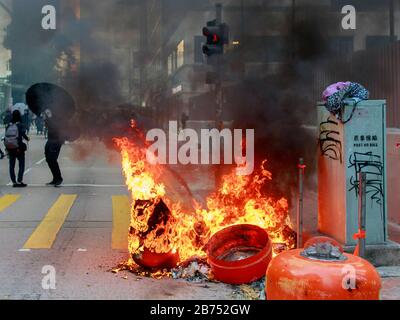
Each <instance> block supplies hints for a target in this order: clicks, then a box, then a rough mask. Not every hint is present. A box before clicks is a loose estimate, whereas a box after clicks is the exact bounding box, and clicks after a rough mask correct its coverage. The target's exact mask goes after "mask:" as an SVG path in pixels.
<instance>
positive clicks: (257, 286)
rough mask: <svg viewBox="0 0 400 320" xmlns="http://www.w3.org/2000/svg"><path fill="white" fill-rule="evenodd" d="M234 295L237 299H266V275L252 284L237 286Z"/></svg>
mask: <svg viewBox="0 0 400 320" xmlns="http://www.w3.org/2000/svg"><path fill="white" fill-rule="evenodd" d="M233 297H234V299H237V300H265V277H263V278H262V279H260V280H258V281H255V282H253V283H250V284H242V285H240V286H235V290H234V292H233Z"/></svg>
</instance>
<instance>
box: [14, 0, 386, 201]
mask: <svg viewBox="0 0 400 320" xmlns="http://www.w3.org/2000/svg"><path fill="white" fill-rule="evenodd" d="M18 1H19V6H20V8H19V7H18V5H17V6H16V9H17V10H16V12H24V14H25V16H26V17H19V18H18V17H16V18H15V19H14V20H15V21H14V22H13V27H12V29H11V32H10V33H9V42H8V43H12V42H13V41H14V43H13V45H11V46H13V51H16V52H21V53H23V55H25V56H26V52H29V50H27V47H36V46H37V44H38V43H39V44H40V45H39V48H40V50H42V51H43V50H44V51H46V50H47V51H46V52H47V55H45V56H46V57H48V58H47V59H45V60H47V61H42V60H43V57H42V58H41V59H42V60H41V62H37V61H36V60H37V59H36V58H35V57H39V56H41V54H42V51H40V52H39V53H38V54H36V53H35V54H32V57H31V58H30V57H28V58H26V57H25V60H26V63H22V62H21V61H22V60H23V59H17V61H16V62H15V63H22V66H27V65H28V64H29V65H34V66H35V67H34V68H35V70H34V71H35V72H31V71H30V70H32V69H29V68H27V69H28V71H27V72H26V70H22V72H17V73H16V74H20V75H21V76H20V78H19V79H17V80H18V81H22V80H21V79H22V78H23V76H22V75H23V73H24V71H25V72H26V73H28V74H34V76H31V77H30V78H28V80H27V81H26V82H28V83H26V85H28V86H29V85H32V84H33V82H34V81H36V82H41V81H44V80H47V79H46V74H47V73H49V74H50V73H51V72H53V71H54V70H52V68H53V67H54V66H55V65H56V64H57V59H58V58H59V57H60V56H61V54H62V53H64V54H65V55H66V56H67V58H66V59H67V63H66V65H67V66H68V72H67V74H66V75H64V77H63V78H62V83H61V85H62V86H64V87H65V88H66V89H67V90H68V91H70V92H71V94H72V95H73V96H74V98H75V100H76V103H77V107H78V108H77V109H78V111H77V115H76V119H75V121H76V123H77V124H78V125H79V127H80V129H81V132H82V134H83V135H84V137H90V138H97V139H100V140H101V141H103V142H105V144H106V145H108V146H112V138H113V137H115V136H118V135H123V134H126V132H127V130H129V127H130V120H131V119H132V118H135V119H138V120H139V122H140V124H141V125H143V126H147V127H149V128H151V127H154V126H155V124H154V121H155V115H154V114H153V113H151V112H148V111H147V112H148V113H147V114H145V113H144V112H145V111H146V109H145V108H141V106H139V104H140V103H141V98H143V97H139V98H138V90H139V88H140V87H139V86H138V84H137V83H135V82H137V81H140V79H138V78H140V74H139V75H135V77H127V76H126V74H127V73H135V74H136V73H140V68H145V69H150V67H158V68H159V72H160V74H161V72H164V76H160V75H159V76H158V77H154V78H150V79H148V81H147V82H146V83H142V84H141V85H142V86H148V87H158V88H157V89H158V92H161V94H160V95H161V97H162V98H163V97H164V95H165V92H166V88H168V85H169V83H168V81H169V80H168V79H167V78H166V76H165V74H166V65H167V63H165V62H164V63H162V64H161V65H160V66H153V65H152V61H149V57H150V56H151V55H150V53H151V54H154V52H157V50H158V49H160V48H159V47H158V46H159V45H161V46H165V48H163V50H165V52H163V50H161V54H168V52H167V51H168V50H169V49H171V48H170V46H171V45H168V46H167V45H166V44H167V42H168V40H169V38H168V37H169V32H170V31H171V30H175V29H176V27H177V26H178V25H179V23H181V22H182V19H183V18H185V14H186V13H188V14H191V15H193V17H195V18H193V23H192V24H190V25H189V24H188V27H187V28H186V29H185V30H184V31H185V33H186V34H190V35H191V36H193V37H194V36H197V35H200V33H201V27H202V25H203V24H204V23H205V22H206V21H207V20H208V19H211V18H213V16H214V9H213V4H214V1H203V0H191V1H187V0H166V1H162V2H161V1H160V2H159V1H153V2H151V3H150V2H148V1H144V0H136V1H133V0H129V1H128V0H107V1H98V0H84V1H81V2H80V18H78V17H77V15H76V13H75V12H76V10H75V9H76V8H74V7H73V5H74V4H76V2H73V1H62V2H63V3H64V9H63V10H64V12H63V14H62V20H63V21H62V25H63V27H62V30H60V31H57V32H54V33H50V34H48V35H47V36H46V38H45V39H44V40H43V39H42V38H40V39H35V38H34V37H33V38H32V37H31V39H29V37H30V36H29V34H28V35H24V30H26V29H29V28H30V26H31V25H32V23H35V24H36V23H37V22H38V19H39V18H38V16H36V15H35V16H34V17H33V18H32V19H33V20H32V19H27V18H29V12H36V11H38V10H37V8H38V7H39V6H40V4H41V3H43V2H44V1H42V0H32V1H29V3H27V2H26V1H25V0H23V1H22V2H21V0H17V1H16V2H18ZM68 3H70V4H71V6H70V7H69V8H68V5H67V6H65V4H68ZM161 3H162V4H163V7H162V8H161V9H160V7H159V6H160V5H161ZM224 3H226V5H227V6H228V7H229V6H230V8H229V10H225V11H224V21H226V22H227V23H228V24H229V26H230V29H231V35H232V38H231V40H235V39H236V38H238V39H240V46H239V47H238V48H236V49H231V50H229V51H227V53H226V55H225V58H224V59H225V74H224V76H226V77H227V78H228V80H230V78H231V77H233V79H235V81H233V82H234V84H229V85H227V86H225V87H226V88H225V97H226V102H225V106H224V118H225V119H226V120H234V122H235V124H234V126H235V128H255V129H256V146H255V147H256V149H255V151H256V156H257V159H258V161H259V162H261V161H262V160H264V159H267V160H268V162H269V168H270V169H271V171H272V172H273V174H274V181H275V184H273V185H272V187H273V188H274V192H275V193H282V194H288V192H290V190H293V188H295V186H296V181H297V166H296V165H297V163H298V160H299V158H300V157H303V158H304V159H305V162H306V163H307V166H308V168H309V170H310V171H311V172H312V170H314V168H315V162H316V161H315V160H316V149H317V141H316V137H315V134H314V132H313V131H312V130H310V129H307V128H306V127H305V125H306V124H310V125H314V124H315V119H316V107H315V104H316V101H315V100H316V97H315V94H314V92H313V89H314V84H313V72H315V70H323V71H325V72H326V73H331V71H332V70H335V71H336V72H335V79H333V78H332V79H331V80H332V82H333V81H334V80H335V81H338V80H352V79H349V78H350V76H351V74H350V73H349V72H348V70H346V68H340V65H337V64H332V63H329V64H328V63H327V61H330V60H331V58H335V57H337V56H338V55H340V52H338V50H337V48H336V47H335V43H331V42H330V40H329V39H330V38H329V35H331V34H332V33H335V32H337V29H338V26H339V25H340V19H339V18H340V15H339V16H338V15H337V16H336V17H334V16H332V13H331V12H330V8H329V7H326V8H325V9H323V8H321V7H316V6H310V7H307V6H304V5H300V4H298V5H297V8H296V12H295V22H294V21H293V20H292V12H291V8H290V6H287V7H286V8H285V10H282V11H274V12H272V13H269V14H268V10H269V9H271V10H273V8H274V6H273V4H274V3H275V4H276V3H280V1H268V0H262V1H258V2H257V4H258V5H259V7H257V6H256V7H254V6H252V5H251V4H249V3H248V2H247V1H243V6H242V7H241V5H240V2H237V1H234V4H232V3H231V1H225V2H224ZM22 6H24V10H22V9H21V8H22ZM18 8H19V9H21V10H22V11H21V10H19V11H18ZM257 8H259V9H260V10H255V9H257ZM39 12H40V11H39ZM161 13H163V17H162V19H160V21H159V25H161V26H162V27H161V31H160V30H158V29H157V23H155V22H154V21H153V20H157V18H158V15H159V14H161ZM274 13H275V14H274ZM39 17H40V16H39ZM146 17H147V18H146ZM282 17H283V18H282ZM338 17H339V18H338ZM17 18H18V19H17ZM20 18H25V19H20ZM282 19H283V23H282ZM21 20H22V21H25V22H24V23H23V24H22V25H21V26H18V23H17V21H21ZM31 20H32V21H33V22H32V21H31ZM189 20H190V19H189ZM198 23H201V24H202V25H197V24H198ZM260 28H261V29H262V30H260ZM375 28H376V29H379V30H380V29H382V28H384V26H383V25H381V23H380V22H379V23H376V24H375ZM265 30H267V31H268V32H265ZM142 31H143V32H145V33H144V34H143V33H142ZM39 34H41V33H40V32H39ZM171 34H172V33H171ZM260 34H261V35H263V34H269V35H275V36H270V37H264V38H262V37H260V36H259V35H260ZM156 35H157V36H156ZM276 35H278V36H276ZM157 37H160V38H161V40H160V41H159V39H158V38H157ZM27 40H30V41H28V42H27V43H24V41H27ZM33 40H35V41H33ZM32 41H33V42H32ZM49 43H50V44H51V45H49ZM49 48H52V49H49ZM54 48H55V50H54ZM140 49H141V50H142V55H139V56H137V55H136V52H138V51H139V50H140ZM190 54H194V52H192V51H190ZM23 55H21V54H20V56H22V57H23ZM133 63H134V64H135V66H136V69H134V68H132V64H133ZM76 65H78V66H79V69H77V70H75V69H74V66H76ZM200 70H201V68H197V69H193V70H192V71H190V72H188V74H189V76H188V77H187V78H186V80H185V81H186V83H185V85H188V86H187V87H188V88H192V89H194V90H197V89H198V88H202V87H203V84H204V78H205V77H204V71H200ZM338 70H340V71H338ZM50 71H51V72H50ZM242 71H243V73H242ZM360 71H362V67H360ZM360 74H362V72H360ZM127 78H129V80H128V81H127V80H126V79H127ZM132 78H133V79H132ZM18 81H17V83H18ZM127 82H128V83H127ZM328 84H329V83H326V85H328ZM210 89H211V88H210ZM322 89H323V88H321V90H322ZM148 91H149V92H150V90H148ZM133 96H135V97H136V98H135V99H133V98H132V97H133ZM213 100H215V99H214V96H213V93H212V92H211V91H210V92H209V93H207V94H204V95H198V96H197V97H196V104H197V105H198V106H199V108H198V110H200V111H198V112H197V115H196V117H197V118H198V119H199V120H205V119H210V118H209V115H210V114H211V115H212V114H213V110H212V109H213V106H212V102H213ZM193 101H194V100H193ZM190 103H191V102H189V104H190ZM167 105H168V103H167V102H166V101H161V102H159V106H157V107H158V108H159V109H160V108H161V109H162V110H166V109H167ZM210 106H211V107H210ZM152 107H155V106H152ZM159 109H158V110H157V111H159ZM148 110H150V109H148ZM162 110H161V111H162ZM203 110H204V111H203ZM161 111H160V112H161ZM210 111H211V112H210ZM163 116H164V119H168V118H171V119H173V118H174V117H175V115H172V114H170V115H168V114H165V112H164V113H163ZM174 120H176V118H175V119H174ZM191 120H196V119H194V118H193V117H192V118H191ZM79 154H81V155H82V157H84V156H86V155H87V154H88V152H86V151H84V150H81V151H79V150H77V152H76V155H79ZM309 176H312V175H311V174H309ZM310 183H311V181H310Z"/></svg>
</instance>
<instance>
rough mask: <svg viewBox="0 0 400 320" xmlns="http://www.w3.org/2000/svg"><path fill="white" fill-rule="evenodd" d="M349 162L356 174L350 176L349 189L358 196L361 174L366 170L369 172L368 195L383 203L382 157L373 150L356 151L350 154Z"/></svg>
mask: <svg viewBox="0 0 400 320" xmlns="http://www.w3.org/2000/svg"><path fill="white" fill-rule="evenodd" d="M349 164H350V165H349V168H353V169H354V174H353V175H352V176H351V178H350V185H351V188H350V189H349V191H354V192H355V193H356V197H358V193H359V182H360V181H359V174H360V173H361V172H365V173H367V195H370V197H371V199H372V200H374V201H376V203H378V204H381V203H382V199H383V195H384V190H383V170H384V168H383V162H382V157H381V156H380V155H376V154H374V153H372V152H366V153H362V152H354V153H353V154H351V155H350V158H349Z"/></svg>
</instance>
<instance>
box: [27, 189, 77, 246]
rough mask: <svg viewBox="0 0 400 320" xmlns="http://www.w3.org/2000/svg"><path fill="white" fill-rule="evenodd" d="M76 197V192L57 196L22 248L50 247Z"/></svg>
mask: <svg viewBox="0 0 400 320" xmlns="http://www.w3.org/2000/svg"><path fill="white" fill-rule="evenodd" d="M76 198H77V195H76V194H73V195H65V194H63V195H61V196H59V198H58V199H57V201H56V202H55V203H54V204H53V206H52V207H51V208H50V210H49V211H48V213H47V215H46V217H45V218H44V219H43V220H42V222H41V223H40V224H39V226H38V227H37V228H36V229H35V231H34V232H33V233H32V235H31V236H30V238H29V239H28V241H27V242H26V243H25V245H24V247H23V249H50V248H51V247H52V246H53V242H54V240H55V239H56V237H57V234H58V232H59V231H60V229H61V227H62V225H63V224H64V221H65V219H66V218H67V216H68V214H69V212H70V210H71V208H72V206H73V204H74V202H75V200H76Z"/></svg>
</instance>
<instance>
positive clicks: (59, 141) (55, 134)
mask: <svg viewBox="0 0 400 320" xmlns="http://www.w3.org/2000/svg"><path fill="white" fill-rule="evenodd" d="M45 123H46V127H47V130H48V131H47V143H46V146H45V149H44V150H45V151H44V154H45V156H46V162H47V164H48V166H49V168H50V171H51V173H52V175H53V180H52V181H51V182H49V183H48V184H47V185H48V186H55V187H59V186H60V185H61V184H62V183H63V178H62V176H61V171H60V166H59V165H58V161H57V160H58V157H59V156H60V151H61V147H62V145H63V144H64V143H65V139H64V138H62V135H61V134H60V131H59V130H58V128H57V126H56V121H53V120H52V118H51V114H47V115H46V120H45Z"/></svg>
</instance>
